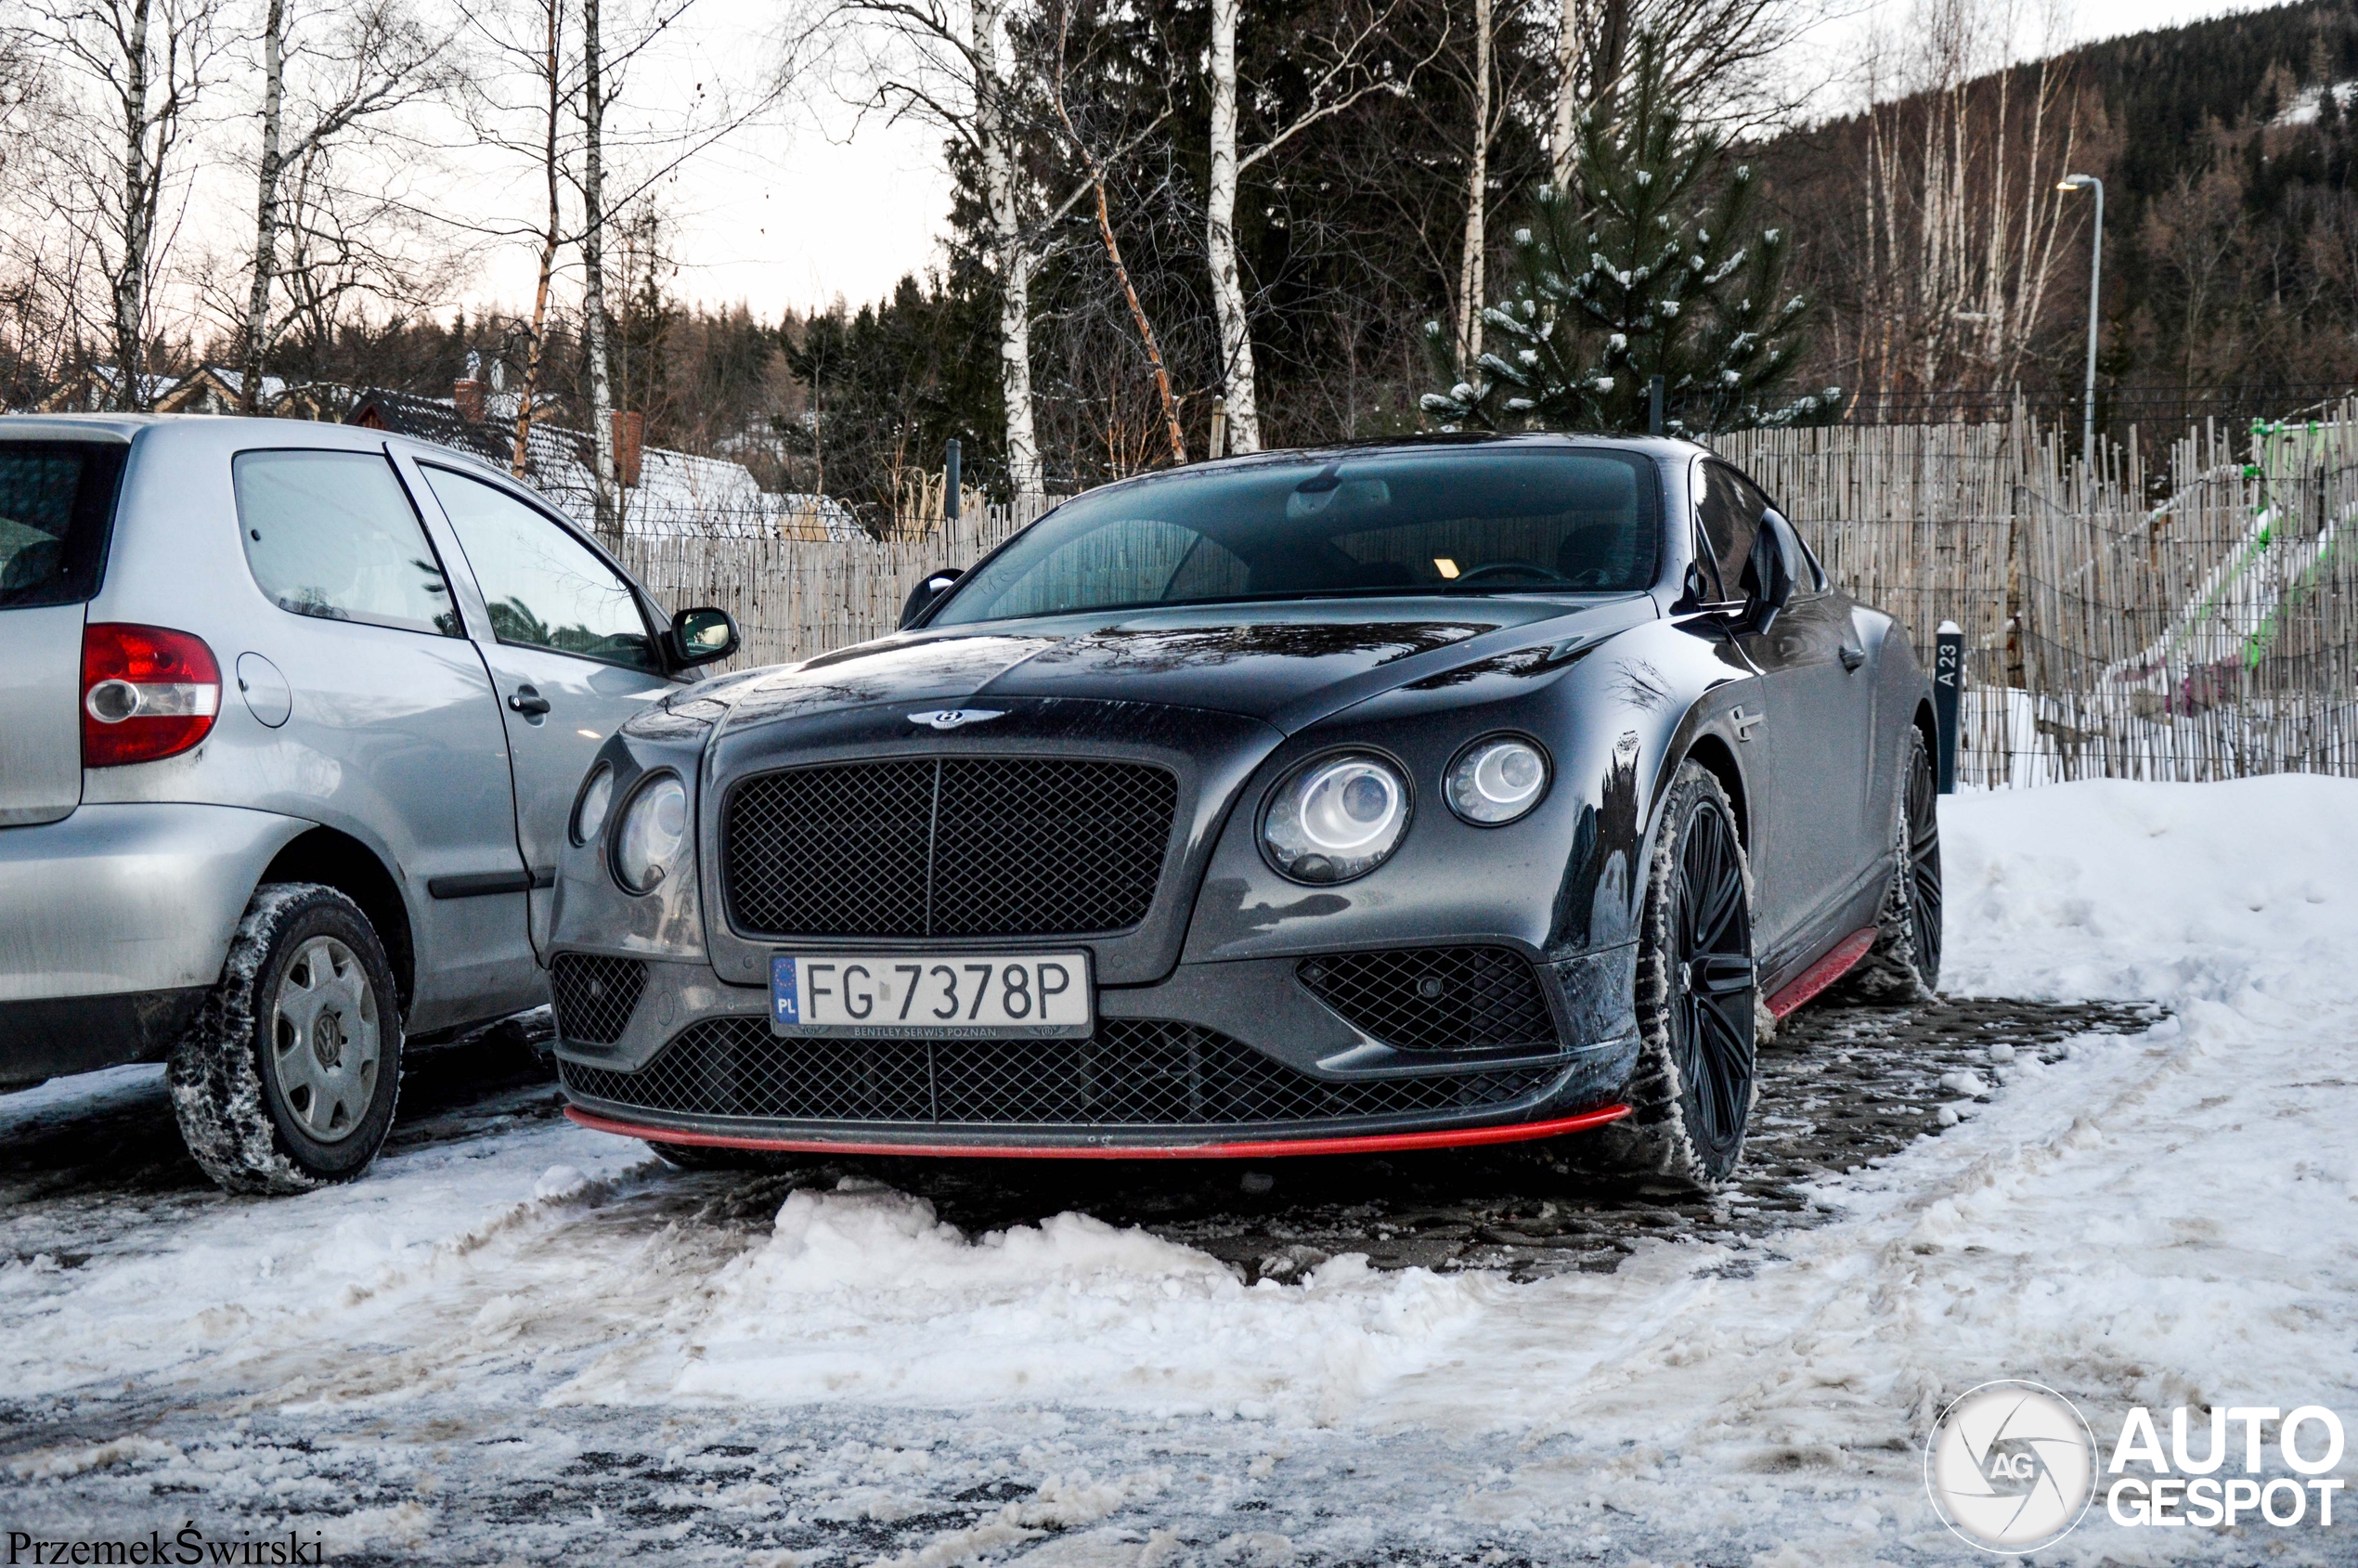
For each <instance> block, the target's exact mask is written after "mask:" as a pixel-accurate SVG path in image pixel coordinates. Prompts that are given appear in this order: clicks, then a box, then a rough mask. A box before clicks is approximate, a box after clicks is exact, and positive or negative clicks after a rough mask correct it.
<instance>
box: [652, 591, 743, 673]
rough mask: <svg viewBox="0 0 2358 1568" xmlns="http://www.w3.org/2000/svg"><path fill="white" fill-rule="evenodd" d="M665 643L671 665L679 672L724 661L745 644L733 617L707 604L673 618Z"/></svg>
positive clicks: (681, 612) (683, 611)
mask: <svg viewBox="0 0 2358 1568" xmlns="http://www.w3.org/2000/svg"><path fill="white" fill-rule="evenodd" d="M667 641H669V642H670V644H671V648H670V654H671V663H672V665H673V666H674V667H676V668H680V669H685V668H687V667H689V666H691V665H700V664H710V663H711V662H712V661H713V660H715V659H725V658H727V657H728V656H729V655H730V654H733V653H735V652H736V651H737V649H738V648H739V647H740V646H742V645H743V642H744V639H743V638H741V637H739V636H738V635H737V620H736V617H735V616H732V615H731V614H729V612H728V611H726V610H720V609H715V608H714V607H713V606H711V605H709V604H706V605H703V606H700V607H699V608H697V609H693V610H682V611H680V613H679V614H678V615H676V616H672V617H671V632H670V635H669V637H668V638H667Z"/></svg>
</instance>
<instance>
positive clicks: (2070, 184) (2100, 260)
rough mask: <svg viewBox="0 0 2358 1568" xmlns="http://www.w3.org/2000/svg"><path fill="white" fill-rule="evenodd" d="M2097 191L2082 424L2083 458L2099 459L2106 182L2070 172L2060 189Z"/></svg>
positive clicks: (2081, 459)
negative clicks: (2099, 299)
mask: <svg viewBox="0 0 2358 1568" xmlns="http://www.w3.org/2000/svg"><path fill="white" fill-rule="evenodd" d="M2055 188H2056V189H2057V190H2086V189H2089V188H2094V190H2095V192H2096V239H2095V243H2094V244H2093V245H2092V247H2090V249H2089V252H2088V385H2087V388H2086V391H2085V393H2084V394H2083V396H2084V398H2085V401H2086V404H2087V409H2086V412H2085V414H2084V415H2083V416H2082V421H2081V423H2080V426H2079V460H2080V461H2082V462H2087V463H2092V462H2094V461H2095V460H2096V291H2097V290H2098V288H2100V287H2101V286H2102V284H2103V282H2104V275H2105V182H2104V181H2102V180H2100V179H2098V178H2097V177H2096V176H2095V175H2066V176H2065V177H2064V179H2063V182H2062V183H2061V184H2059V185H2057V186H2056V187H2055Z"/></svg>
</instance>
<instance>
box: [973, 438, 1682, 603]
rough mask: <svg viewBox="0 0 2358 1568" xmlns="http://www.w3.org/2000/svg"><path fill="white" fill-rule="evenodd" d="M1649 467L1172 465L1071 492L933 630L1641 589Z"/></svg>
mask: <svg viewBox="0 0 2358 1568" xmlns="http://www.w3.org/2000/svg"><path fill="white" fill-rule="evenodd" d="M1659 515H1660V514H1659V500H1658V495H1657V489H1656V486H1655V482H1654V472H1653V464H1652V462H1651V461H1650V460H1647V459H1646V458H1645V457H1643V456H1642V455H1640V454H1638V453H1634V452H1617V451H1613V450H1610V449H1571V450H1567V449H1561V448H1557V449H1546V448H1543V449H1539V450H1530V449H1524V450H1504V451H1502V450H1498V449H1496V448H1492V449H1489V450H1481V451H1469V450H1466V449H1463V448H1458V449H1456V450H1445V451H1425V452H1399V451H1392V452H1380V453H1370V454H1369V455H1367V456H1366V457H1343V458H1340V459H1338V458H1334V457H1331V456H1321V457H1311V458H1304V459H1302V460H1298V461H1291V462H1282V461H1281V462H1276V463H1269V464H1254V465H1252V466H1250V467H1242V468H1232V469H1221V470H1205V471H1202V472H1198V473H1176V474H1173V475H1171V476H1170V477H1168V478H1158V479H1152V480H1147V481H1146V482H1144V483H1142V484H1135V485H1123V486H1111V487H1108V488H1107V489H1105V490H1102V491H1098V492H1095V493H1093V494H1089V495H1084V496H1081V497H1079V498H1077V499H1073V500H1070V501H1068V502H1066V503H1065V504H1064V505H1063V506H1061V507H1059V508H1057V509H1056V512H1054V513H1052V514H1051V515H1049V516H1047V517H1045V518H1043V519H1042V520H1041V522H1040V523H1039V524H1038V525H1036V526H1034V527H1032V528H1031V529H1030V531H1029V532H1027V533H1025V534H1023V535H1022V536H1020V537H1019V538H1017V539H1016V540H1015V542H1014V543H1012V544H1010V545H1009V546H1008V547H1007V548H1006V549H1005V550H1004V551H1001V552H1000V553H999V555H998V556H996V557H995V558H993V559H992V560H991V562H989V563H988V564H985V565H983V566H981V567H979V568H978V569H977V570H976V571H974V572H972V573H970V574H968V576H967V577H965V579H964V580H963V581H961V582H960V583H959V584H958V586H957V588H956V590H954V591H953V592H952V594H951V596H950V601H949V603H947V604H945V605H943V606H942V609H941V611H940V613H939V614H938V615H937V616H934V618H933V620H932V622H931V624H932V625H935V626H958V625H964V624H967V623H970V622H974V621H987V620H1002V619H1006V618H1009V617H1013V616H1054V615H1065V614H1070V613H1073V612H1076V611H1087V610H1110V609H1120V608H1127V607H1135V606H1139V605H1148V604H1201V603H1211V602H1214V601H1220V600H1239V599H1298V598H1309V597H1336V596H1345V597H1347V596H1375V595H1382V594H1407V593H1418V594H1423V593H1533V592H1538V593H1623V592H1631V591H1636V590H1644V589H1647V588H1651V587H1652V585H1653V580H1654V567H1655V553H1656V551H1657V549H1658V547H1659V543H1660V538H1661V532H1662V530H1661V526H1660V524H1659V520H1658V519H1659Z"/></svg>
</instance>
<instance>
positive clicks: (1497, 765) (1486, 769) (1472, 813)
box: [1448, 735, 1548, 827]
mask: <svg viewBox="0 0 2358 1568" xmlns="http://www.w3.org/2000/svg"><path fill="white" fill-rule="evenodd" d="M1547 793H1548V754H1547V753H1546V752H1543V751H1541V750H1540V749H1539V748H1538V747H1537V746H1536V745H1533V744H1532V743H1531V742H1529V741H1526V740H1519V739H1517V738H1516V737H1514V736H1512V735H1501V736H1497V737H1496V738H1494V739H1491V740H1486V741H1481V742H1477V743H1476V744H1475V745H1470V746H1468V747H1467V748H1466V749H1465V751H1464V752H1463V753H1462V754H1461V755H1460V756H1459V757H1458V760H1457V761H1455V762H1453V763H1451V764H1450V767H1449V780H1448V795H1449V809H1450V810H1453V811H1455V812H1457V813H1458V815H1459V816H1461V817H1463V818H1465V819H1466V821H1468V822H1470V823H1474V824H1476V825H1477V826H1481V827H1496V826H1498V825H1499V824H1500V823H1510V822H1513V821H1514V820H1515V819H1516V818H1518V817H1520V816H1522V814H1523V813H1524V812H1526V811H1528V810H1531V809H1532V808H1533V807H1534V806H1536V805H1538V804H1539V797H1541V796H1543V795H1545V794H1547Z"/></svg>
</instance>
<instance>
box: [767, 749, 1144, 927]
mask: <svg viewBox="0 0 2358 1568" xmlns="http://www.w3.org/2000/svg"><path fill="white" fill-rule="evenodd" d="M1178 804H1179V781H1178V780H1177V778H1175V777H1174V776H1173V774H1172V773H1171V772H1170V771H1169V770H1167V769H1163V768H1157V767H1151V766H1147V765H1144V764H1140V763H1132V762H1087V761H1074V760H1065V759H1061V758H1031V757H942V758H907V759H901V760H894V761H881V762H845V763H833V764H828V765H826V766H823V767H815V768H791V769H787V770H784V771H780V772H774V773H758V774H755V775H753V776H752V777H750V778H747V779H745V780H743V781H742V782H740V783H739V784H737V785H736V786H735V787H734V788H733V789H732V790H731V791H730V792H729V797H728V802H727V804H726V805H725V806H724V807H723V808H722V811H721V822H720V860H721V876H722V886H723V887H724V888H726V889H727V897H728V904H729V919H730V923H731V924H732V926H734V927H736V929H737V930H738V931H739V932H740V933H742V934H744V935H745V936H749V937H758V938H771V937H1048V936H1085V935H1096V934H1103V933H1109V932H1115V931H1122V930H1127V929H1129V928H1130V927H1134V926H1135V925H1137V924H1138V923H1139V922H1140V921H1142V920H1144V919H1145V918H1146V917H1147V910H1148V909H1149V908H1150V907H1151V906H1152V905H1153V903H1154V898H1155V885H1156V883H1157V882H1158V881H1159V880H1160V877H1161V875H1162V861H1163V854H1164V852H1165V850H1166V849H1168V848H1169V846H1170V843H1171V823H1172V818H1173V814H1174V813H1175V812H1176V810H1178Z"/></svg>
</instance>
